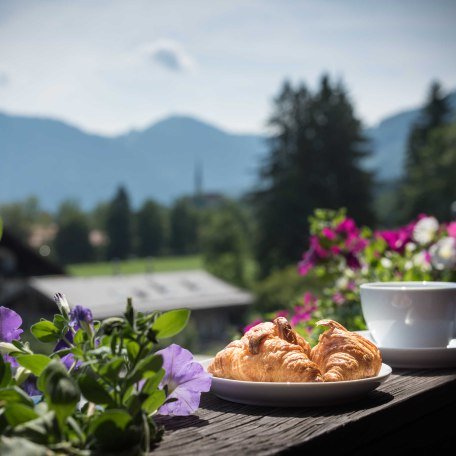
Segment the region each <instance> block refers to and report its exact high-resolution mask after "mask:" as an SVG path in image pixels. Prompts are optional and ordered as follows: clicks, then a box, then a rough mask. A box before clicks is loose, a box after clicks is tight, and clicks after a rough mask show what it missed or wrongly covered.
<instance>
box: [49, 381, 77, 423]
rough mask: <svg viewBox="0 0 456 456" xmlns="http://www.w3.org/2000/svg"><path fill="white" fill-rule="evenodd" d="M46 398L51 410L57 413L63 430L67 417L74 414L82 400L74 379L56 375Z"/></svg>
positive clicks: (50, 382) (50, 383)
mask: <svg viewBox="0 0 456 456" xmlns="http://www.w3.org/2000/svg"><path fill="white" fill-rule="evenodd" d="M45 397H46V399H47V401H48V402H49V408H50V409H51V410H54V411H55V414H56V416H57V420H58V421H59V424H60V429H63V427H64V425H65V421H66V419H67V417H69V416H70V415H71V414H72V413H73V412H74V410H75V408H76V404H77V403H78V402H79V400H80V398H81V395H80V393H79V388H78V387H77V385H76V383H75V382H74V380H73V379H71V378H69V377H66V376H63V375H54V376H52V377H50V379H49V384H48V385H47V387H46V393H45Z"/></svg>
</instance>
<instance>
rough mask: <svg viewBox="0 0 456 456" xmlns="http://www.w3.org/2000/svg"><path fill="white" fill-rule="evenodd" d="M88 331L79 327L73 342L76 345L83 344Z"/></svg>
mask: <svg viewBox="0 0 456 456" xmlns="http://www.w3.org/2000/svg"><path fill="white" fill-rule="evenodd" d="M85 335H86V333H85V332H84V331H83V330H82V329H78V330H77V331H76V334H75V335H74V336H73V342H74V344H75V345H81V344H82V343H83V342H84V340H85Z"/></svg>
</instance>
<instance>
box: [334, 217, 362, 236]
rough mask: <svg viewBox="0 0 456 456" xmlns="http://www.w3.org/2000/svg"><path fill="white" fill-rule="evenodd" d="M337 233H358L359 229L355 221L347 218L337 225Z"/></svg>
mask: <svg viewBox="0 0 456 456" xmlns="http://www.w3.org/2000/svg"><path fill="white" fill-rule="evenodd" d="M336 233H358V228H356V224H355V221H354V220H353V219H351V218H348V217H346V218H345V219H344V220H342V222H340V223H339V225H337V227H336Z"/></svg>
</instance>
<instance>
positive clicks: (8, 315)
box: [0, 306, 24, 342]
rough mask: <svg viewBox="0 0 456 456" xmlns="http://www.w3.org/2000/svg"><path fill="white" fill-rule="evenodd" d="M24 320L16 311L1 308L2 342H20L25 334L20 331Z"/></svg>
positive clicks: (0, 330)
mask: <svg viewBox="0 0 456 456" xmlns="http://www.w3.org/2000/svg"><path fill="white" fill-rule="evenodd" d="M21 325H22V318H21V317H20V315H19V314H17V313H16V312H14V310H11V309H8V307H3V306H0V342H11V341H13V340H18V339H19V338H20V336H21V334H22V333H23V332H24V331H22V329H20V326H21Z"/></svg>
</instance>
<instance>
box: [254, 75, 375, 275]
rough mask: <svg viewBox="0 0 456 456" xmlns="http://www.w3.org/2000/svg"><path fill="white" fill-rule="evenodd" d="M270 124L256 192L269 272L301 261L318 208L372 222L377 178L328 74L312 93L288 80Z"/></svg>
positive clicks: (260, 245) (262, 257) (260, 254)
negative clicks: (342, 210) (310, 221)
mask: <svg viewBox="0 0 456 456" xmlns="http://www.w3.org/2000/svg"><path fill="white" fill-rule="evenodd" d="M269 124H270V127H271V129H272V132H273V135H272V137H271V138H270V140H269V144H270V153H269V156H268V158H267V160H266V162H265V163H264V165H263V167H262V169H261V172H260V177H261V182H260V184H259V190H258V191H257V192H256V193H255V195H254V197H253V202H254V205H255V207H256V210H257V220H258V224H259V225H258V235H257V258H258V260H259V264H260V268H261V272H262V274H263V275H265V274H267V273H269V272H270V271H271V270H272V269H274V268H279V267H283V266H286V265H288V264H290V263H293V262H295V261H297V260H298V259H299V258H300V256H301V254H302V252H303V250H304V249H305V248H306V243H307V237H308V216H309V215H310V214H311V213H312V212H313V210H314V209H315V208H317V207H322V208H334V209H335V208H339V207H346V208H347V210H348V213H349V214H350V215H351V216H352V217H354V218H356V220H357V221H358V222H360V223H372V221H373V215H372V211H371V206H370V203H371V186H372V176H371V174H370V173H368V172H366V171H364V170H362V169H361V167H360V163H361V160H362V159H363V158H364V157H366V156H367V155H368V153H369V152H368V148H367V143H366V140H365V138H364V136H363V134H362V129H361V123H360V121H359V120H358V119H357V118H356V117H355V115H354V112H353V107H352V105H351V103H350V101H349V99H348V98H347V95H346V90H345V88H344V87H343V86H342V84H340V83H332V82H331V81H330V79H329V78H328V77H327V76H323V77H322V79H321V81H320V86H319V88H318V90H317V91H316V92H315V93H313V94H312V93H311V92H310V91H309V90H307V88H306V87H305V86H304V85H301V86H298V87H296V88H293V87H292V86H291V84H290V83H288V82H286V83H285V84H284V85H283V87H282V90H281V92H280V94H279V96H278V97H277V98H276V99H275V101H274V112H273V115H272V116H271V119H270V122H269Z"/></svg>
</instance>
